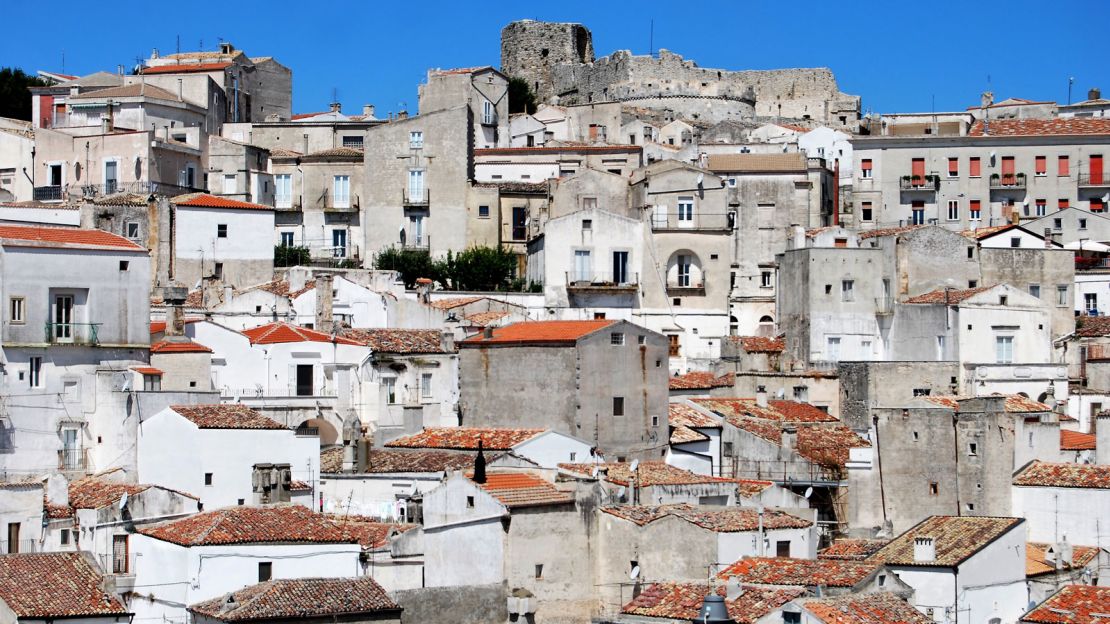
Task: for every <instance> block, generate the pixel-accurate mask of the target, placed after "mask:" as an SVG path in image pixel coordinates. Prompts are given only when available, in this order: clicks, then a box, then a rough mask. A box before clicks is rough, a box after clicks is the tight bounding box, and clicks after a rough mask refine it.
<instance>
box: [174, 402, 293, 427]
mask: <svg viewBox="0 0 1110 624" xmlns="http://www.w3.org/2000/svg"><path fill="white" fill-rule="evenodd" d="M170 409H172V410H173V411H174V412H177V413H178V414H180V415H181V416H182V417H183V418H186V419H188V420H189V421H190V422H192V423H193V424H194V425H196V426H197V427H199V428H201V429H286V427H285V426H284V425H282V424H281V423H279V422H277V421H276V420H273V419H270V418H267V417H265V416H263V415H262V414H259V413H258V412H256V411H254V410H252V409H251V408H249V407H247V406H246V405H239V404H219V405H171V406H170Z"/></svg>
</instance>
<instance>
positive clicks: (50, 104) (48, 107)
mask: <svg viewBox="0 0 1110 624" xmlns="http://www.w3.org/2000/svg"><path fill="white" fill-rule="evenodd" d="M39 116H40V117H42V119H40V120H39V126H38V127H40V128H49V127H51V126H52V124H51V123H50V121H51V120H52V119H53V118H54V96H53V95H40V96H39Z"/></svg>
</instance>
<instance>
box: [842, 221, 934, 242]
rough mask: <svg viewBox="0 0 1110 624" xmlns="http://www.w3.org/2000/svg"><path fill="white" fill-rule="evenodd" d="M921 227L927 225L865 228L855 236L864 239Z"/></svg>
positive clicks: (905, 231) (895, 234)
mask: <svg viewBox="0 0 1110 624" xmlns="http://www.w3.org/2000/svg"><path fill="white" fill-rule="evenodd" d="M923 227H927V226H924V225H903V226H900V227H889V228H878V229H875V230H867V231H864V232H860V233H859V234H857V235H856V238H858V239H860V240H866V239H868V238H876V237H880V236H897V235H898V234H906V233H908V232H912V231H914V230H920V229H921V228H923Z"/></svg>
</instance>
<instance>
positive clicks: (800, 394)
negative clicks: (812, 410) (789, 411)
mask: <svg viewBox="0 0 1110 624" xmlns="http://www.w3.org/2000/svg"><path fill="white" fill-rule="evenodd" d="M794 400H795V401H800V402H802V403H805V402H807V401H809V388H808V387H806V386H794Z"/></svg>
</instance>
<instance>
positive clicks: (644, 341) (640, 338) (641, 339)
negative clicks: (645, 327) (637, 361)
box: [636, 334, 647, 345]
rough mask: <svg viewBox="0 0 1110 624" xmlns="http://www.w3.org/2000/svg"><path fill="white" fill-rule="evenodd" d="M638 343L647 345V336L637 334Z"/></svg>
mask: <svg viewBox="0 0 1110 624" xmlns="http://www.w3.org/2000/svg"><path fill="white" fill-rule="evenodd" d="M636 344H638V345H646V344H647V336H644V335H642V334H641V335H639V336H636Z"/></svg>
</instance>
